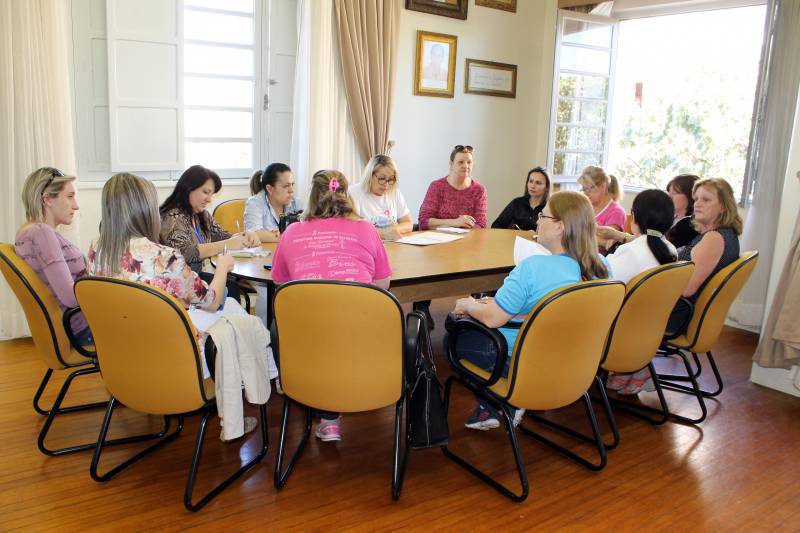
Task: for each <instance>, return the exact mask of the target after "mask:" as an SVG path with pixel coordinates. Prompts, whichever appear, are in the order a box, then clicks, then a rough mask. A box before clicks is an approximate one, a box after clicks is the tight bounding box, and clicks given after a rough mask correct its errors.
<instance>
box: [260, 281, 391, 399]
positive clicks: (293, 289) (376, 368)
mask: <svg viewBox="0 0 800 533" xmlns="http://www.w3.org/2000/svg"><path fill="white" fill-rule="evenodd" d="M274 308H275V326H276V330H277V334H278V346H279V356H280V368H281V386H282V387H283V390H284V392H285V393H286V394H287V395H288V396H289V397H290V398H292V399H293V400H296V401H298V402H300V403H302V404H305V405H308V406H311V407H314V408H317V409H323V410H326V411H336V412H358V411H368V410H372V409H378V408H381V407H385V406H387V405H391V404H393V403H395V402H397V401H398V400H399V399H400V396H401V395H402V394H403V379H404V378H403V351H404V350H403V339H404V335H405V323H404V320H403V310H402V308H401V307H400V304H399V302H398V301H397V299H396V298H395V297H394V296H393V295H392V294H391V293H389V292H387V291H384V290H382V289H379V288H377V287H374V286H371V285H365V284H360V283H351V282H337V281H318V280H313V281H293V282H290V283H287V284H285V285H282V286H281V287H279V288H278V290H277V291H276V292H275V303H274Z"/></svg>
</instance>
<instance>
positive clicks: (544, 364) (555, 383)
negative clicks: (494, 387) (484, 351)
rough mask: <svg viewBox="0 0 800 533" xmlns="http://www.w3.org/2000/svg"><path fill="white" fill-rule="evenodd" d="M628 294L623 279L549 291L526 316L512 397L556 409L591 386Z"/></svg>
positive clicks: (524, 404) (512, 370) (516, 402)
mask: <svg viewBox="0 0 800 533" xmlns="http://www.w3.org/2000/svg"><path fill="white" fill-rule="evenodd" d="M624 296H625V284H624V283H622V282H621V281H611V280H595V281H584V282H580V283H573V284H571V285H567V286H565V287H562V288H560V289H557V290H555V291H553V292H551V293H549V294H548V295H546V296H545V297H543V298H542V299H541V300H540V302H539V303H538V304H537V305H536V307H534V308H533V310H531V312H530V313H529V314H528V317H527V318H526V319H525V322H523V324H522V326H521V328H520V332H519V336H518V337H517V341H516V342H515V343H514V350H513V352H512V358H511V363H510V367H509V375H508V379H509V389H508V395H507V398H506V399H507V400H508V403H510V404H511V405H513V406H515V407H521V408H524V409H533V410H544V409H556V408H558V407H563V406H565V405H568V404H570V403H572V402H574V401H575V400H576V399H578V398H580V396H581V395H582V394H583V393H584V392H585V391H586V390H587V389H588V388H589V386H590V385H591V383H592V380H593V379H594V376H595V374H596V373H597V367H598V365H599V364H600V358H601V357H602V356H603V353H604V351H605V345H606V339H607V337H608V332H609V330H610V329H611V324H612V323H613V322H614V318H615V317H616V316H617V313H618V312H619V308H620V306H621V305H622V299H623V297H624Z"/></svg>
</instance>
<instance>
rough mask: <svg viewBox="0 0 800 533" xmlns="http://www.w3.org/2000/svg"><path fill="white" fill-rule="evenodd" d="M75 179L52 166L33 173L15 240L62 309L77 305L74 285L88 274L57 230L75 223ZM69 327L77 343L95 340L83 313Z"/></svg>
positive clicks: (80, 256) (25, 189) (24, 191)
mask: <svg viewBox="0 0 800 533" xmlns="http://www.w3.org/2000/svg"><path fill="white" fill-rule="evenodd" d="M74 182H75V177H74V176H65V175H64V174H62V173H61V171H60V170H58V169H56V168H52V167H43V168H40V169H39V170H35V171H33V172H31V174H30V175H29V176H28V178H27V179H26V180H25V185H23V187H22V203H23V205H24V206H25V218H26V219H27V222H26V223H25V224H23V225H22V227H21V228H19V230H17V235H16V238H15V239H14V249H15V251H16V252H17V255H19V256H20V257H21V258H22V260H23V261H25V262H26V263H27V264H28V266H30V267H31V268H32V269H33V271H34V272H36V274H38V275H39V277H40V278H42V281H44V283H45V285H47V288H48V289H50V292H52V293H53V295H54V296H55V297H56V300H57V301H58V305H59V306H61V309H67V308H70V307H77V306H78V302H77V301H76V300H75V293H74V292H73V289H72V286H73V285H74V284H75V280H76V279H77V278H79V277H81V276H83V275H84V274H86V261H85V260H84V258H83V254H82V253H81V251H80V250H79V249H78V247H77V246H75V245H74V244H72V243H71V242H69V241H68V240H67V239H65V238H64V237H63V236H62V235H61V234H60V233H59V232H57V231H56V228H57V227H58V226H59V225H62V224H63V225H69V224H72V219H73V218H74V217H75V211H77V210H78V201H77V199H76V194H77V191H76V190H75V183H74ZM70 329H71V330H72V333H73V336H74V337H75V341H76V342H77V343H78V344H80V345H82V346H87V345H90V344H92V343H93V340H92V332H91V331H90V330H89V326H88V325H87V324H86V319H85V318H84V316H83V314H82V313H76V314H75V315H74V316H73V317H72V319H71V321H70Z"/></svg>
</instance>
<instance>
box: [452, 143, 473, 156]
mask: <svg viewBox="0 0 800 533" xmlns="http://www.w3.org/2000/svg"><path fill="white" fill-rule="evenodd" d="M453 150H455V151H456V152H466V153H468V154H471V153H472V146H470V145H468V144H467V145H463V144H457V145H456V146H455V148H453Z"/></svg>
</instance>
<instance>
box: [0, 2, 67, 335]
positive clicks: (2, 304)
mask: <svg viewBox="0 0 800 533" xmlns="http://www.w3.org/2000/svg"><path fill="white" fill-rule="evenodd" d="M69 21H70V16H69V9H68V6H67V2H66V0H4V1H3V2H0V41H2V45H0V117H3V118H2V121H1V122H0V240H2V241H3V242H13V239H14V235H15V233H16V230H17V228H19V226H20V225H21V224H22V223H23V222H24V219H25V211H24V208H23V206H22V204H21V201H20V196H21V192H22V184H23V182H24V181H25V178H26V177H27V175H28V174H29V173H30V172H31V171H33V170H35V169H37V168H39V167H42V166H46V165H51V166H56V167H58V168H60V169H61V170H62V171H63V172H64V173H65V174H71V175H74V174H75V148H74V142H73V136H72V108H71V101H70V81H69V80H70V73H69V67H68V66H69V55H68V53H67V51H68V43H69V35H70V32H69V28H68V26H67V25H68V24H69ZM76 218H77V217H76ZM76 224H77V221H76V222H73V224H72V227H70V228H61V229H64V233H65V235H66V237H67V238H68V239H70V240H72V241H73V242H76V237H77V235H78V231H77V228H76V227H75V225H76ZM77 244H80V243H77ZM26 334H28V326H27V323H26V321H25V315H24V314H23V313H22V309H21V308H20V306H19V304H18V302H17V299H16V297H15V296H14V293H13V292H11V289H10V288H9V287H8V285H7V284H6V282H5V280H4V279H3V280H2V281H0V338H4V339H7V338H13V337H20V336H22V335H26Z"/></svg>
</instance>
